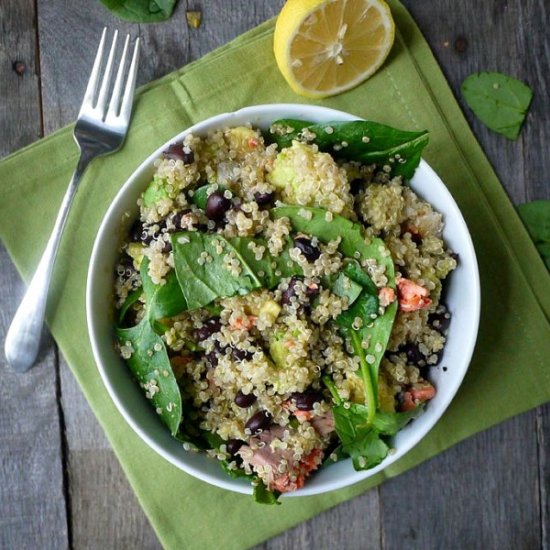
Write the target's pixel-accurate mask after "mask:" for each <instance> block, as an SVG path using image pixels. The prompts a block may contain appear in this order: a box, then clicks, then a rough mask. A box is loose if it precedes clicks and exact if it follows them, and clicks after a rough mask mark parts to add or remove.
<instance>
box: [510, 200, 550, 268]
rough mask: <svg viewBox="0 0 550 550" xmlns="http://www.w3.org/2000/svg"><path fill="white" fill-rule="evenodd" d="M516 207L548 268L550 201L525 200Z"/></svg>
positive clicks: (549, 253) (549, 252)
mask: <svg viewBox="0 0 550 550" xmlns="http://www.w3.org/2000/svg"><path fill="white" fill-rule="evenodd" d="M517 208H518V212H519V215H520V217H521V220H522V221H523V223H524V224H525V227H527V231H529V234H530V235H531V238H532V239H533V242H534V243H535V246H536V247H537V249H538V251H539V254H540V255H541V256H542V259H543V260H544V263H545V264H546V267H547V268H548V269H549V270H550V201H533V202H527V203H525V204H520V205H519V206H518V207H517Z"/></svg>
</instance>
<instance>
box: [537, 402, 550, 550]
mask: <svg viewBox="0 0 550 550" xmlns="http://www.w3.org/2000/svg"><path fill="white" fill-rule="evenodd" d="M537 442H538V450H539V453H538V460H539V478H540V481H539V489H540V522H541V548H545V549H547V548H550V403H549V404H547V405H545V406H544V407H540V408H539V409H538V410H537Z"/></svg>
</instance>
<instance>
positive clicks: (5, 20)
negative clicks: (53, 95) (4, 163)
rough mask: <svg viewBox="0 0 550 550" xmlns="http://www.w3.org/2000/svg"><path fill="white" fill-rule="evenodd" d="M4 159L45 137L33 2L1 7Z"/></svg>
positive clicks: (8, 0) (0, 150)
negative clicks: (41, 110)
mask: <svg viewBox="0 0 550 550" xmlns="http://www.w3.org/2000/svg"><path fill="white" fill-rule="evenodd" d="M0 28H1V29H2V31H1V32H0V131H1V134H0V136H1V139H0V158H1V157H3V156H5V155H7V154H8V153H11V152H12V151H15V150H16V149H19V148H20V147H23V146H25V145H27V144H29V143H32V142H33V141H35V140H37V139H38V138H39V137H40V136H41V135H42V124H41V117H40V94H39V78H40V77H39V74H40V73H39V67H38V58H37V56H36V51H37V43H36V42H37V41H36V14H35V10H34V2H33V0H21V1H17V0H5V1H4V0H3V1H2V2H1V3H0Z"/></svg>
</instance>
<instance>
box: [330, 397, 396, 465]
mask: <svg viewBox="0 0 550 550" xmlns="http://www.w3.org/2000/svg"><path fill="white" fill-rule="evenodd" d="M332 414H333V415H334V425H335V428H336V433H337V434H338V437H339V438H340V441H342V450H343V451H344V452H346V453H347V454H348V455H349V456H350V457H351V458H352V460H353V467H354V468H355V469H356V470H367V469H369V468H373V467H374V466H376V465H378V464H380V462H382V460H384V458H386V456H387V455H388V451H389V446H388V445H387V443H386V442H385V441H384V440H383V439H381V437H380V434H379V433H378V431H377V430H376V429H374V428H373V426H372V425H371V424H370V422H369V421H368V417H369V413H368V408H367V407H366V406H365V405H360V404H357V403H345V405H344V404H342V405H336V406H335V407H333V409H332Z"/></svg>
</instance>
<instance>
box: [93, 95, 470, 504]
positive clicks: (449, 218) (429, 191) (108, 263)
mask: <svg viewBox="0 0 550 550" xmlns="http://www.w3.org/2000/svg"><path fill="white" fill-rule="evenodd" d="M278 118H298V119H302V120H312V121H316V122H328V121H331V120H356V119H357V117H355V116H352V115H350V114H348V113H344V112H341V111H335V110H333V109H327V108H323V107H315V106H307V105H292V104H275V105H258V106H254V107H248V108H245V109H242V110H240V111H237V112H234V113H227V114H222V115H218V116H215V117H213V118H210V119H208V120H206V121H204V122H201V123H199V124H197V125H195V126H193V127H191V128H189V129H187V130H185V131H183V132H182V133H181V134H179V135H177V136H175V137H174V138H173V139H171V140H170V142H168V143H172V142H175V141H181V140H182V139H183V137H184V136H185V135H186V134H187V133H190V132H193V133H195V134H198V135H201V134H205V133H206V132H208V131H209V130H212V129H216V128H220V127H225V126H236V125H242V124H246V123H251V124H253V125H254V126H256V127H260V128H262V129H267V128H268V127H269V126H270V124H271V123H272V122H273V121H274V120H277V119H278ZM168 143H166V144H164V145H163V146H162V147H160V148H159V149H158V150H157V151H155V152H154V153H153V154H152V155H151V156H150V157H149V158H148V159H146V160H145V161H144V162H143V163H142V164H141V165H140V166H139V168H138V169H137V170H136V171H135V172H134V173H133V174H132V176H131V177H130V178H129V180H128V181H127V182H126V183H125V184H124V186H123V187H122V188H121V190H120V191H119V192H118V194H117V196H116V197H115V199H114V201H113V202H112V204H111V206H110V208H109V210H108V211H107V213H106V214H105V217H104V219H103V222H102V224H101V227H100V229H99V232H98V235H97V237H96V241H95V244H94V248H93V252H92V256H91V260H90V267H89V271H88V283H87V292H86V302H87V303H86V306H87V321H88V331H89V335H90V340H91V343H92V349H93V353H94V357H95V360H96V363H97V366H98V369H99V371H100V373H101V377H102V379H103V381H104V383H105V386H106V387H107V390H108V392H109V394H110V395H111V397H112V399H113V401H114V403H115V405H116V406H117V408H118V409H119V411H120V412H121V414H122V415H123V416H124V418H125V419H126V421H127V422H128V423H129V424H130V426H131V427H132V428H133V429H134V430H135V432H136V433H137V434H138V435H139V436H140V437H141V438H142V439H143V440H144V441H145V442H146V443H147V444H148V445H149V446H150V447H152V448H153V449H154V450H155V451H157V452H158V453H159V454H160V455H162V456H163V457H164V458H165V459H167V460H168V461H169V462H171V463H172V464H174V465H175V466H177V467H178V468H180V469H182V470H184V471H186V472H188V473H189V474H191V475H193V476H195V477H197V478H199V479H202V480H203V481H206V482H208V483H212V484H213V485H216V486H218V487H223V488H225V489H230V490H232V491H237V492H240V493H250V492H251V487H250V484H249V483H248V482H247V481H246V480H243V479H236V480H233V479H231V478H229V477H228V476H227V475H226V474H225V473H224V472H223V471H222V470H221V468H220V467H219V465H218V464H217V462H216V461H215V460H213V459H210V458H208V457H207V456H206V455H204V454H198V453H191V452H186V451H185V450H184V449H183V447H182V445H181V444H180V443H178V442H177V441H176V440H175V439H173V438H172V437H171V436H170V434H169V432H168V430H167V429H166V428H165V427H164V425H163V424H162V423H161V421H160V419H159V418H158V416H157V415H156V414H155V412H154V411H153V409H152V407H151V406H150V404H149V403H148V401H147V399H146V398H145V397H144V395H143V394H142V391H141V390H140V388H139V387H138V385H137V384H136V383H135V382H134V380H133V377H132V375H131V373H130V370H129V369H128V368H127V366H126V365H125V364H124V362H123V361H122V359H121V358H120V357H119V355H118V353H117V352H116V351H115V348H114V345H113V342H114V333H113V318H114V316H113V281H114V276H113V274H114V266H115V263H116V260H117V257H118V249H119V245H120V238H121V237H120V236H121V235H123V234H124V232H125V231H127V229H128V228H129V226H130V225H131V223H132V222H133V220H135V219H136V218H137V216H138V207H137V204H136V201H137V199H138V197H139V195H140V194H141V192H142V191H143V189H144V188H145V187H146V185H147V184H148V183H149V181H150V180H151V178H152V175H153V172H154V166H153V162H154V161H155V159H157V158H158V157H159V155H160V154H161V152H162V151H163V150H164V149H166V147H167V145H168ZM410 185H411V187H412V188H413V189H414V190H415V192H416V193H418V194H419V195H420V196H421V197H422V198H424V199H425V200H427V201H429V202H430V203H431V204H432V205H433V206H434V207H435V209H436V210H438V211H439V212H441V213H442V214H443V216H444V221H445V229H444V233H443V236H444V239H445V241H446V243H447V244H448V245H449V246H450V248H451V249H453V250H454V251H455V252H456V253H458V255H459V258H460V261H459V266H458V268H457V269H456V271H454V272H453V273H452V275H451V276H450V278H449V279H448V280H447V283H446V287H447V290H446V303H447V305H448V307H449V310H450V312H451V314H452V320H451V325H450V329H449V334H448V338H447V345H446V347H445V350H444V353H443V357H442V360H441V362H440V367H439V368H434V369H431V370H432V380H433V381H434V383H435V385H436V388H437V395H436V396H435V398H434V399H433V400H432V401H430V403H429V405H428V406H427V408H426V412H425V413H424V414H423V415H422V416H421V417H420V418H418V419H416V420H415V421H414V422H413V423H412V424H410V425H408V426H407V427H406V428H404V429H403V430H402V431H401V432H399V434H398V435H397V436H396V437H395V439H394V447H395V449H396V452H395V453H394V454H392V455H390V456H388V457H387V458H386V459H385V460H384V461H383V462H382V463H381V464H380V465H379V466H377V467H376V468H373V469H371V470H366V471H362V472H356V471H355V470H354V469H353V466H352V464H351V461H350V460H346V461H342V462H339V463H337V464H334V465H332V466H331V467H329V468H326V469H323V470H321V471H320V472H318V473H316V474H315V475H313V476H312V477H311V478H310V479H309V480H308V482H307V484H306V486H305V487H304V488H302V489H300V490H299V491H296V492H295V493H290V494H289V495H291V496H300V495H302V496H305V495H313V494H319V493H324V492H327V491H332V490H334V489H339V488H342V487H345V486H347V485H351V484H353V483H357V482H358V481H361V480H363V479H365V478H367V477H370V476H371V475H373V474H375V473H376V472H378V471H380V470H382V469H383V468H385V467H387V466H388V465H389V464H391V463H393V462H395V461H396V460H398V459H399V458H401V457H402V456H403V455H404V454H405V453H406V452H407V451H409V450H410V449H411V448H412V447H413V446H414V445H416V444H417V443H418V442H419V441H420V440H421V439H422V438H423V437H424V435H426V433H427V432H428V431H429V430H430V429H431V428H432V427H433V425H434V424H435V423H436V422H437V420H438V419H439V418H440V417H441V415H442V414H443V412H444V411H445V409H446V408H447V407H448V405H449V403H450V402H451V400H452V399H453V397H454V395H455V394H456V392H457V390H458V388H459V386H460V384H461V382H462V379H463V378H464V375H465V374H466V370H467V369H468V365H469V362H470V359H471V356H472V353H473V349H474V345H475V340H476V336H477V329H478V322H479V309H480V290H479V275H478V269H477V261H476V257H475V252H474V247H473V245H472V241H471V238H470V235H469V233H468V229H467V227H466V224H465V222H464V219H463V217H462V215H461V213H460V211H459V209H458V207H457V205H456V203H455V202H454V200H453V198H452V196H451V194H450V193H449V191H448V190H447V188H446V187H445V185H444V183H443V182H442V181H441V179H440V178H439V177H438V176H437V174H436V173H435V172H434V171H433V170H432V169H431V168H430V166H429V165H428V164H427V163H426V162H425V161H421V164H420V166H419V168H418V169H417V171H416V173H415V176H414V178H413V179H412V181H411V182H410ZM127 214H129V218H128V217H127ZM121 225H122V232H121ZM442 366H445V367H447V369H446V371H444V370H443V369H442V368H441V367H442Z"/></svg>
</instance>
